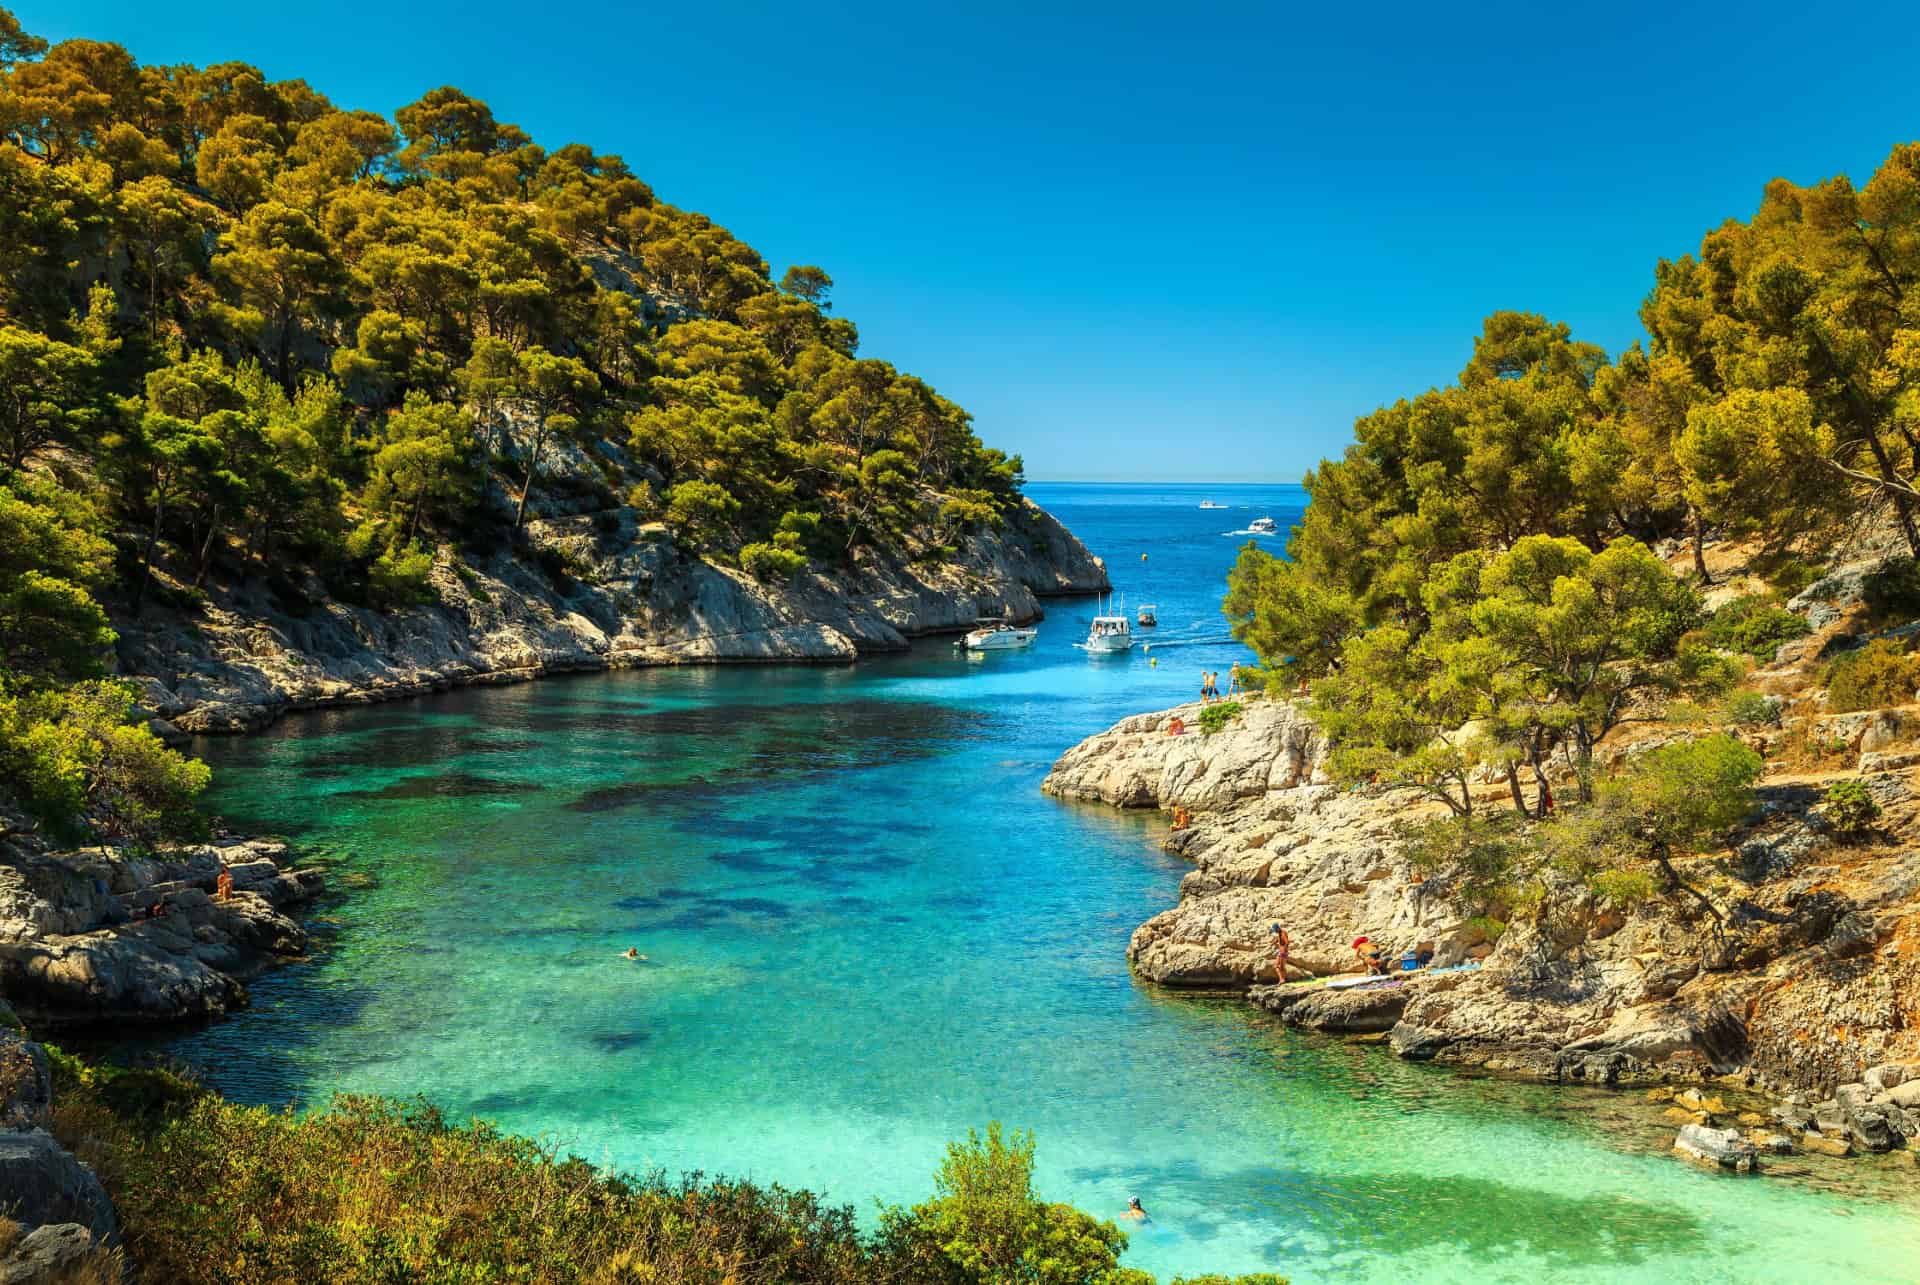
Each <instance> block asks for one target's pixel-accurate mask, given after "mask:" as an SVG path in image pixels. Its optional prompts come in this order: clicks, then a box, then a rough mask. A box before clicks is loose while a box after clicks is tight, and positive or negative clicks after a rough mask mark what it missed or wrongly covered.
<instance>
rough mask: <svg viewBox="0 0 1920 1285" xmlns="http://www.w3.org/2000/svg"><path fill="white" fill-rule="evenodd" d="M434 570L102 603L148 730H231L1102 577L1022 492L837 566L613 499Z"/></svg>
mask: <svg viewBox="0 0 1920 1285" xmlns="http://www.w3.org/2000/svg"><path fill="white" fill-rule="evenodd" d="M432 586H433V590H434V593H435V595H436V597H437V601H436V602H435V603H434V604H433V605H430V606H417V607H406V608H401V609H398V610H393V611H375V610H373V609H371V608H366V607H356V606H351V605H348V604H345V603H342V602H339V601H336V600H333V599H331V598H330V597H329V596H328V595H327V593H326V590H325V587H324V586H323V585H321V584H320V583H319V581H318V580H317V579H316V578H315V577H313V576H312V575H311V574H310V573H298V572H296V573H294V574H293V575H290V576H289V577H288V578H287V579H286V580H285V581H284V582H281V583H275V584H268V583H264V582H260V581H247V582H243V583H236V584H215V585H212V586H211V587H209V588H207V589H205V590H204V591H203V593H204V601H198V600H197V595H196V593H194V592H190V591H187V590H185V589H184V588H183V587H180V586H175V591H174V592H173V593H171V594H168V595H163V596H166V597H168V599H169V602H170V603H171V604H172V605H168V604H166V603H163V604H161V605H158V606H155V605H153V604H151V603H150V604H149V605H148V606H147V607H146V608H145V609H144V610H143V611H141V612H139V613H134V612H131V611H127V610H122V611H119V612H117V613H116V617H115V621H114V624H115V628H116V629H117V630H118V632H119V635H120V641H119V646H118V655H117V662H118V666H117V667H118V670H119V672H120V673H121V674H123V675H125V676H127V677H129V678H132V679H134V680H135V681H137V682H138V683H140V684H141V686H142V687H143V688H144V691H145V696H144V702H143V703H144V706H145V708H146V709H147V710H148V711H149V712H150V713H151V714H152V715H153V716H154V717H155V718H156V719H157V720H158V726H157V729H156V730H159V731H161V732H162V733H163V734H171V733H174V732H179V733H224V732H246V731H255V730H258V729H259V728H262V727H265V726H266V725H268V724H269V723H271V722H273V721H274V720H275V719H277V718H279V717H280V716H281V715H283V714H285V713H287V712H289V711H291V710H300V709H314V708H323V707H328V706H338V705H352V704H364V703H370V702H374V701H385V700H397V699H402V698H405V697H409V696H418V695H423V694H425V693H428V692H435V691H443V690H445V689H447V688H450V687H457V686H465V685H470V684H482V683H512V682H524V681H527V680H529V679H534V678H538V677H541V676H543V675H546V674H554V673H566V672H579V671H590V670H603V669H611V668H622V667H633V666H645V665H678V664H722V663H754V662H788V663H790V662H821V663H838V664H845V663H848V662H851V661H854V660H856V659H858V658H859V657H860V656H862V655H869V654H874V653H881V652H891V651H901V650H904V649H906V648H907V647H908V646H909V645H910V643H911V640H912V639H914V638H918V637H924V636H927V635H933V634H941V633H955V632H959V631H962V630H966V629H971V628H972V627H973V626H974V624H975V622H976V621H977V620H978V619H979V618H980V617H982V616H1005V617H1007V618H1008V619H1010V620H1014V621H1017V622H1027V621H1032V620H1036V619H1038V618H1039V617H1040V616H1041V615H1042V614H1043V607H1042V602H1043V600H1045V599H1047V598H1052V597H1064V596H1071V595H1080V594H1092V593H1098V592H1101V591H1104V590H1105V589H1107V588H1108V587H1109V586H1108V580H1107V573H1106V568H1105V566H1104V565H1103V564H1102V563H1101V561H1100V560H1099V559H1098V558H1096V557H1094V556H1093V554H1092V553H1090V552H1089V551H1088V550H1087V548H1086V546H1085V545H1083V544H1081V543H1080V541H1079V540H1078V539H1077V538H1075V537H1074V535H1073V534H1072V533H1071V532H1069V531H1068V530H1067V529H1066V528H1065V527H1064V526H1062V525H1061V524H1060V523H1059V522H1058V521H1057V520H1056V519H1054V518H1053V517H1052V516H1051V515H1050V514H1048V513H1047V512H1045V511H1044V510H1043V509H1041V508H1040V507H1039V506H1037V505H1035V504H1033V503H1032V502H1031V501H1022V505H1021V507H1020V508H1019V509H1017V510H1015V511H1014V512H1013V513H1011V514H1010V515H1008V517H1007V519H1006V520H1005V522H1004V523H1003V525H1002V526H1000V527H999V528H998V529H994V530H985V531H980V532H975V533H972V534H967V535H962V536H960V537H958V539H957V543H956V545H954V546H953V547H951V548H942V549H932V548H928V549H924V550H922V551H921V554H920V556H918V557H917V558H916V557H915V556H913V555H897V556H891V557H880V556H877V555H874V554H872V553H871V552H870V551H864V550H863V551H862V552H861V554H860V556H859V559H858V560H857V561H856V563H855V565H854V566H852V567H850V568H845V569H835V570H826V571H823V570H811V571H808V572H805V573H803V574H801V575H800V576H798V577H796V578H794V579H793V580H792V581H790V582H786V583H782V584H766V583H762V582H760V581H757V580H755V579H753V578H752V577H751V576H748V575H746V574H745V573H743V572H740V571H737V570H734V569H732V568H728V567H722V566H717V565H715V564H713V563H711V562H709V561H706V560H704V559H702V558H700V557H697V556H695V555H693V554H690V553H688V552H686V551H685V550H684V549H682V548H680V547H679V546H678V545H676V544H675V543H674V541H673V540H672V539H671V538H670V537H669V536H668V534H667V532H666V531H665V530H664V529H663V528H661V527H659V526H657V525H656V526H642V525H639V524H637V523H636V520H635V518H634V514H633V512H632V511H631V510H628V509H618V510H608V511H604V512H599V513H584V514H577V515H571V516H558V517H548V518H543V519H539V520H536V521H532V522H530V523H529V524H528V530H527V533H526V544H525V545H524V547H522V548H519V549H512V548H502V549H500V550H497V551H496V552H494V553H492V554H490V555H487V556H478V555H467V556H464V557H463V560H460V561H454V560H452V559H450V558H449V557H447V556H445V555H443V556H442V557H441V558H440V559H439V561H438V562H437V563H436V565H435V567H434V570H433V573H432ZM182 601H190V602H191V603H192V605H190V606H181V605H178V604H179V603H180V602H182Z"/></svg>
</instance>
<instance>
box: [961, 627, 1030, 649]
mask: <svg viewBox="0 0 1920 1285" xmlns="http://www.w3.org/2000/svg"><path fill="white" fill-rule="evenodd" d="M1039 636H1040V631H1039V630H1038V629H976V630H974V631H973V632H972V633H970V634H968V635H967V636H966V637H965V638H964V639H962V643H963V645H964V646H965V647H966V649H967V650H968V651H1016V650H1018V649H1019V648H1021V647H1028V646H1031V645H1032V644H1033V640H1034V639H1035V638H1037V637H1039Z"/></svg>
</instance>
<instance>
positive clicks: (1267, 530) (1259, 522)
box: [1247, 518, 1280, 535]
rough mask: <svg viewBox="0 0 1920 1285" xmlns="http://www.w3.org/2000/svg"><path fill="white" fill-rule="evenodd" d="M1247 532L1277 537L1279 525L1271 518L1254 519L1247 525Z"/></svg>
mask: <svg viewBox="0 0 1920 1285" xmlns="http://www.w3.org/2000/svg"><path fill="white" fill-rule="evenodd" d="M1247 530H1249V531H1251V532H1253V534H1255V535H1278V534H1280V524H1279V523H1277V522H1275V521H1274V520H1273V519H1272V518H1255V519H1254V520H1253V521H1251V522H1249V523H1247Z"/></svg>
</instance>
